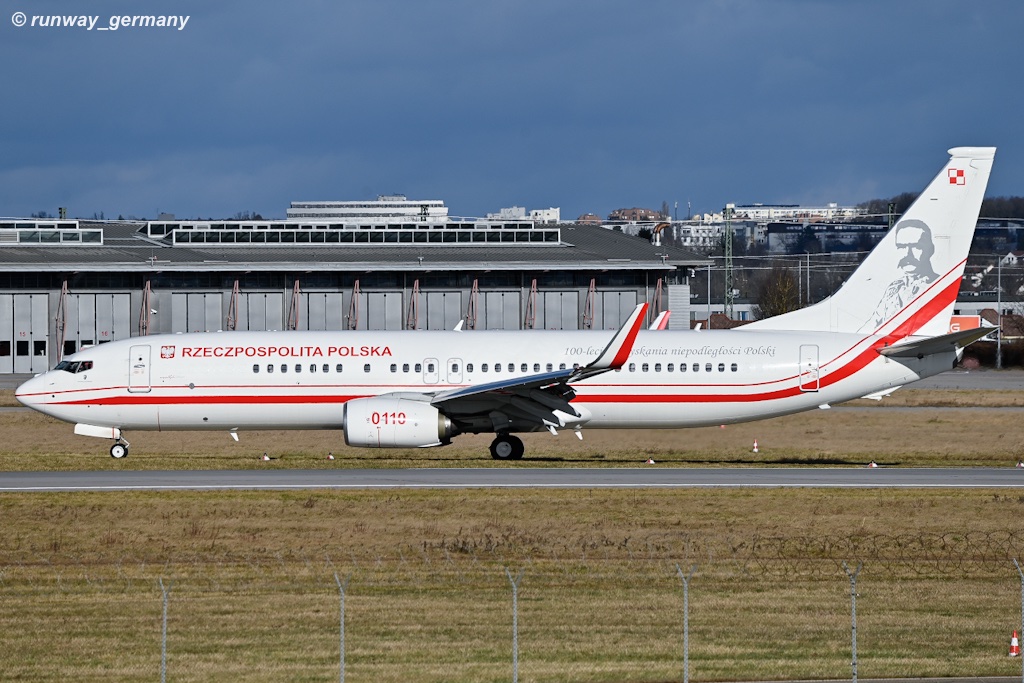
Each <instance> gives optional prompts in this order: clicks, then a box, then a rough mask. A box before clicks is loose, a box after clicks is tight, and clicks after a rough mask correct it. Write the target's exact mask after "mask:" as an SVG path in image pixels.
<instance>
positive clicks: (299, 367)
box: [295, 363, 302, 372]
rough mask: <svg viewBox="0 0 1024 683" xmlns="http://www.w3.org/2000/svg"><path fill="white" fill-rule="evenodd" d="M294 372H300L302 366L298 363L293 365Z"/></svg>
mask: <svg viewBox="0 0 1024 683" xmlns="http://www.w3.org/2000/svg"><path fill="white" fill-rule="evenodd" d="M295 372H302V366H301V365H299V364H298V363H296V364H295Z"/></svg>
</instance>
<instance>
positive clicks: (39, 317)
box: [0, 294, 50, 373]
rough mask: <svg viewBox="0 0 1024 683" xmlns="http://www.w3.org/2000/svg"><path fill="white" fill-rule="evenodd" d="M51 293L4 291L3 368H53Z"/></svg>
mask: <svg viewBox="0 0 1024 683" xmlns="http://www.w3.org/2000/svg"><path fill="white" fill-rule="evenodd" d="M49 323H50V321H49V297H48V296H47V295H46V294H2V295H0V372H7V373H10V372H45V371H46V370H48V369H49V366H50V358H49V355H48V353H49V348H48V344H47V342H48V341H49Z"/></svg>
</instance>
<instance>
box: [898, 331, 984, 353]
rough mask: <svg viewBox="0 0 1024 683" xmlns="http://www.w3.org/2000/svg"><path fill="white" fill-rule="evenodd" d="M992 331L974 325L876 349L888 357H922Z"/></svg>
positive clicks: (964, 344) (958, 346) (963, 343)
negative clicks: (937, 335)
mask: <svg viewBox="0 0 1024 683" xmlns="http://www.w3.org/2000/svg"><path fill="white" fill-rule="evenodd" d="M993 331H994V330H993V329H992V328H990V327H976V328H974V329H971V330H961V331H960V332H951V333H949V334H944V335H941V336H939V337H928V338H927V339H919V340H917V341H910V342H904V343H902V344H896V345H895V346H885V347H882V348H880V349H878V352H879V353H880V354H882V355H883V356H888V357H890V358H922V357H924V356H931V355H932V354H935V353H946V352H947V351H956V350H957V349H962V348H963V347H965V346H967V345H968V344H971V343H973V342H976V341H978V340H979V339H981V338H982V337H984V336H985V335H988V334H991V333H992V332H993Z"/></svg>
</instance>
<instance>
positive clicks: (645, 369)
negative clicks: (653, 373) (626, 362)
mask: <svg viewBox="0 0 1024 683" xmlns="http://www.w3.org/2000/svg"><path fill="white" fill-rule="evenodd" d="M640 369H641V370H642V371H643V372H647V371H648V370H649V369H650V366H649V365H648V364H647V363H644V364H643V365H641V366H640Z"/></svg>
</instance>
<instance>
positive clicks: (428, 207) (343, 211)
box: [288, 194, 448, 223]
mask: <svg viewBox="0 0 1024 683" xmlns="http://www.w3.org/2000/svg"><path fill="white" fill-rule="evenodd" d="M360 218H369V219H377V220H382V221H388V220H394V221H396V222H397V221H417V222H424V223H443V222H445V221H446V220H448V207H447V206H445V205H444V202H443V201H442V200H440V199H408V198H406V196H405V195H402V194H395V195H385V194H382V195H379V196H378V197H377V200H376V201H351V202H335V201H319V202H292V203H291V206H290V207H289V208H288V219H289V220H302V221H333V220H353V219H356V220H358V219H360Z"/></svg>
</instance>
